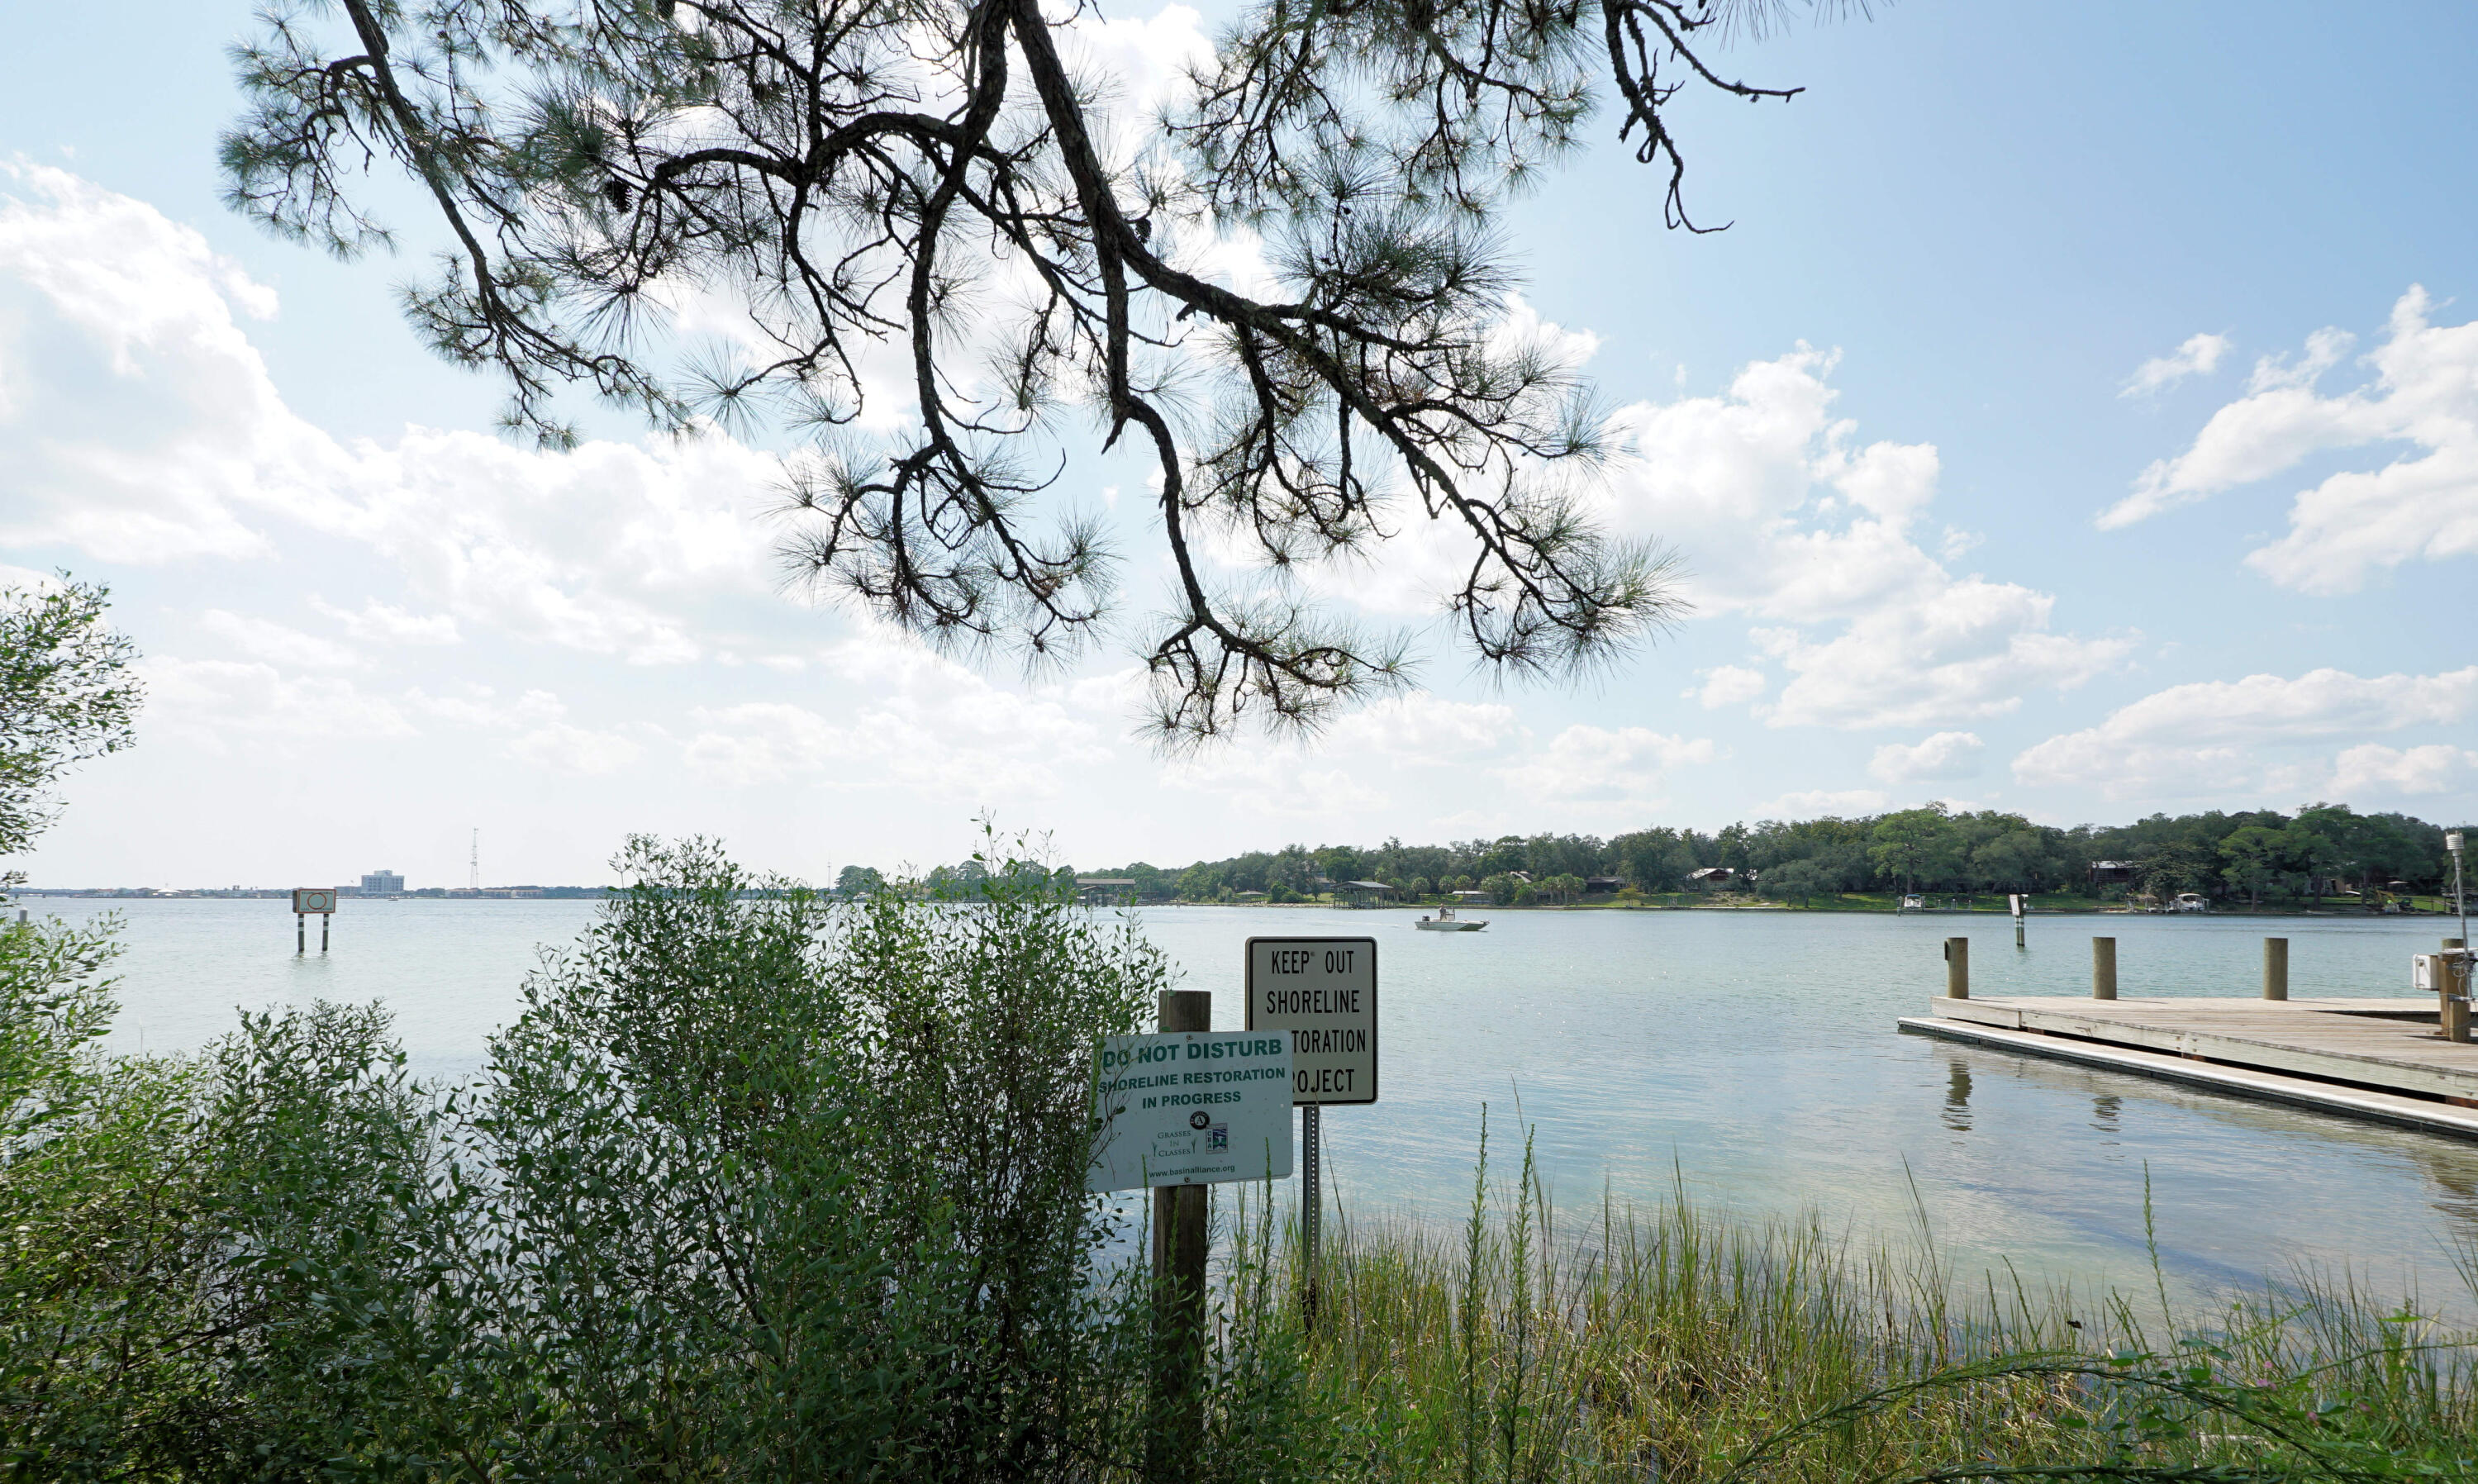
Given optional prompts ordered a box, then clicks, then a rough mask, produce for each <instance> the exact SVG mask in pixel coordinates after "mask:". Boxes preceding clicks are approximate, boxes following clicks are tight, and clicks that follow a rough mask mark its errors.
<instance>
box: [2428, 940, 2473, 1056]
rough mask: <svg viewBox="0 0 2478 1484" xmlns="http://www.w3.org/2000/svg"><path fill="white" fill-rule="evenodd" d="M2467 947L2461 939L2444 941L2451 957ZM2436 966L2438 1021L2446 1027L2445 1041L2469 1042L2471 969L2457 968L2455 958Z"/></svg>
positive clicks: (2466, 967)
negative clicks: (2451, 954)
mask: <svg viewBox="0 0 2478 1484" xmlns="http://www.w3.org/2000/svg"><path fill="white" fill-rule="evenodd" d="M2465 946H2466V945H2465V944H2464V943H2462V941H2461V940H2460V939H2458V938H2447V939H2445V940H2443V951H2444V952H2445V953H2447V954H2450V953H2454V952H2457V951H2459V950H2460V949H2461V948H2463V947H2465ZM2435 967H2436V975H2435V1006H2436V1012H2437V1014H2436V1019H2437V1020H2439V1021H2440V1022H2441V1024H2442V1029H2443V1039H2444V1040H2446V1041H2459V1042H2466V1041H2468V1039H2469V966H2468V965H2466V964H2459V965H2456V964H2454V963H2453V961H2452V960H2451V959H2449V958H2444V959H2440V960H2438V961H2437V963H2436V966H2435Z"/></svg>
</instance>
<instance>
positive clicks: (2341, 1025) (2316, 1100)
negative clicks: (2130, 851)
mask: <svg viewBox="0 0 2478 1484" xmlns="http://www.w3.org/2000/svg"><path fill="white" fill-rule="evenodd" d="M1928 1003H1929V1010H1930V1013H1929V1014H1927V1015H1925V1016H1921V1017H1916V1018H1906V1019H1903V1020H1902V1021H1901V1028H1902V1029H1903V1030H1905V1031H1909V1032H1912V1033H1914V1034H1918V1035H1926V1036H1941V1037H1944V1038H1946V1039H1948V1040H1953V1041H1964V1042H1970V1043H1973V1044H1979V1045H1986V1046H1998V1047H2002V1048H2004V1049H2006V1050H2009V1051H2018V1052H2023V1053H2027V1054H2029V1055H2033V1056H2046V1057H2054V1058H2057V1059H2059V1060H2062V1061H2068V1062H2080V1063H2083V1064H2085V1065H2086V1066H2093V1067H2104V1068H2108V1069H2112V1070H2116V1071H2125V1072H2132V1073H2136V1074H2138V1075H2141V1076H2149V1077H2162V1078H2165V1079H2168V1080H2170V1081H2175V1082H2183V1083H2187V1084H2189V1085H2192V1086H2196V1087H2204V1088H2210V1089H2213V1090H2214V1091H2217V1092H2222V1093H2228V1094H2235V1095H2238V1096H2242V1097H2257V1098H2265V1099H2268V1100H2271V1101H2274V1102H2283V1103H2288V1104H2291V1105H2294V1106H2297V1107H2304V1108H2314V1109H2319V1110H2321V1111H2323V1112H2326V1113H2337V1114H2341V1115H2344V1116H2347V1117H2350V1118H2360V1119H2376V1120H2378V1121H2381V1122H2386V1123H2392V1124H2397V1125H2401V1126H2404V1127H2409V1128H2417V1129H2424V1130H2426V1131H2428V1132H2432V1133H2441V1134H2452V1135H2457V1136H2459V1137H2461V1138H2465V1139H2478V1044H2456V1043H2453V1042H2448V1041H2445V1040H2444V1039H2443V1038H2442V1036H2441V1034H2440V1031H2439V1029H2438V1021H2437V1011H2436V1001H2435V1000H2434V999H2433V998H2432V997H2425V998H2419V999H2292V1000H2283V1001H2271V1000H2263V999H2202V998H2192V999H2185V998H2180V999H2134V998H2127V999H2111V1000H2101V999H2082V998H2069V997H2067V996H2064V995H2039V996H2035V997H2015V998H2006V999H1952V998H1936V999H1933V1000H1930V1001H1929V1002H1928Z"/></svg>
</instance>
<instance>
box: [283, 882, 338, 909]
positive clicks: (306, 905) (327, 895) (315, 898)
mask: <svg viewBox="0 0 2478 1484" xmlns="http://www.w3.org/2000/svg"><path fill="white" fill-rule="evenodd" d="M292 910H293V911H295V912H333V911H335V910H336V889H335V888H334V887H294V888H293V889H292Z"/></svg>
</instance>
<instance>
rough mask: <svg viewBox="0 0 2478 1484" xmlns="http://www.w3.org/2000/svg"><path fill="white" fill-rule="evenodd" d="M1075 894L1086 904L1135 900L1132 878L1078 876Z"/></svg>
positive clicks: (1134, 883) (1134, 886) (1134, 884)
mask: <svg viewBox="0 0 2478 1484" xmlns="http://www.w3.org/2000/svg"><path fill="white" fill-rule="evenodd" d="M1075 894H1076V895H1077V896H1079V897H1082V898H1083V899H1084V900H1086V901H1088V902H1131V901H1134V900H1135V899H1136V880H1135V878H1134V877H1133V876H1078V877H1076V878H1075Z"/></svg>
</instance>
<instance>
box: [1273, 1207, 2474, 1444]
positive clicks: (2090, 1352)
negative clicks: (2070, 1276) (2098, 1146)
mask: <svg viewBox="0 0 2478 1484" xmlns="http://www.w3.org/2000/svg"><path fill="white" fill-rule="evenodd" d="M1488 1185H1489V1182H1488V1180H1487V1178H1486V1176H1485V1174H1483V1176H1482V1178H1481V1180H1480V1181H1479V1186H1478V1189H1476V1191H1475V1196H1474V1202H1473V1206H1472V1211H1471V1215H1470V1219H1469V1220H1468V1222H1467V1223H1466V1225H1465V1226H1464V1229H1463V1230H1462V1231H1461V1232H1460V1233H1459V1234H1458V1235H1457V1234H1451V1233H1448V1234H1439V1233H1437V1232H1434V1231H1429V1230H1422V1229H1419V1228H1416V1227H1412V1226H1408V1225H1400V1224H1381V1223H1380V1224H1376V1225H1368V1224H1357V1225H1354V1224H1352V1223H1347V1222H1346V1223H1341V1224H1340V1229H1339V1231H1329V1232H1328V1243H1329V1246H1328V1251H1327V1253H1326V1254H1325V1257H1324V1261H1323V1262H1322V1264H1321V1270H1320V1274H1319V1276H1320V1280H1321V1281H1320V1295H1321V1299H1322V1306H1323V1307H1322V1317H1321V1320H1320V1322H1319V1325H1318V1327H1317V1331H1316V1334H1315V1336H1314V1337H1313V1338H1312V1339H1309V1338H1304V1337H1302V1336H1300V1335H1299V1333H1298V1329H1299V1325H1300V1319H1299V1297H1300V1295H1299V1292H1298V1290H1299V1282H1300V1279H1301V1277H1302V1272H1301V1270H1300V1268H1299V1265H1298V1262H1297V1256H1298V1254H1297V1252H1296V1250H1295V1249H1292V1250H1286V1249H1284V1248H1283V1247H1282V1245H1281V1244H1280V1243H1279V1242H1278V1241H1277V1240H1275V1237H1274V1235H1273V1233H1271V1232H1270V1231H1269V1230H1268V1228H1267V1224H1266V1222H1265V1220H1264V1219H1263V1211H1262V1203H1261V1199H1259V1200H1258V1201H1257V1202H1256V1203H1255V1207H1254V1209H1248V1203H1247V1202H1245V1201H1243V1202H1242V1203H1241V1204H1242V1210H1241V1212H1240V1215H1239V1219H1238V1220H1236V1221H1235V1222H1234V1223H1233V1228H1234V1233H1233V1234H1234V1242H1233V1244H1232V1248H1231V1251H1232V1257H1233V1261H1232V1264H1231V1296H1230V1308H1229V1311H1228V1324H1227V1327H1226V1341H1228V1342H1229V1343H1231V1344H1233V1345H1234V1346H1235V1347H1236V1348H1238V1349H1240V1350H1244V1351H1246V1352H1248V1353H1251V1354H1262V1353H1266V1352H1269V1351H1283V1350H1285V1349H1286V1348H1289V1347H1291V1346H1296V1354H1297V1356H1298V1364H1299V1368H1300V1371H1301V1381H1300V1388H1301V1395H1302V1401H1303V1406H1304V1408H1305V1410H1307V1411H1309V1412H1312V1413H1313V1414H1314V1415H1315V1417H1316V1419H1317V1422H1318V1426H1319V1428H1320V1430H1321V1433H1322V1436H1323V1438H1324V1440H1325V1446H1326V1447H1327V1448H1328V1450H1329V1451H1328V1456H1327V1458H1326V1460H1325V1462H1326V1465H1327V1471H1328V1473H1329V1474H1330V1475H1335V1476H1339V1475H1349V1476H1354V1477H1360V1478H1367V1479H1372V1480H1388V1481H1391V1480H1403V1481H1412V1480H1418V1481H1429V1480H1437V1481H1457V1484H1469V1481H1476V1480H1481V1479H1487V1480H1505V1481H1516V1480H1539V1481H1550V1480H1618V1479H1626V1480H1633V1481H1645V1480H1664V1479H1665V1480H1697V1481H1731V1484H1736V1481H1742V1480H1756V1479H1762V1480H1788V1479H1797V1480H1809V1479H1812V1480H1851V1479H1870V1480H1897V1479H1916V1480H1928V1479H1939V1480H1940V1479H1962V1478H1968V1479H2003V1478H2040V1479H2090V1480H2103V1479H2108V1480H2125V1479H2152V1480H2171V1479H2176V1480H2204V1479H2219V1480H2233V1479H2245V1478H2294V1479H2336V1480H2338V1479H2362V1480H2372V1479H2379V1478H2380V1479H2390V1478H2462V1477H2469V1476H2472V1470H2473V1467H2478V1466H2473V1459H2478V1443H2473V1439H2478V1348H2473V1346H2472V1344H2471V1338H2472V1337H2470V1336H2468V1335H2464V1334H2456V1333H2450V1332H2446V1331H2445V1330H2443V1329H2442V1328H2441V1327H2440V1326H2439V1325H2438V1324H2437V1323H2435V1322H2433V1321H2428V1320H2425V1319H2421V1318H2418V1317H2416V1315H2415V1311H2414V1310H2413V1309H2412V1308H2410V1307H2405V1306H2402V1305H2401V1304H2399V1303H2397V1302H2384V1301H2379V1300H2378V1299H2377V1298H2376V1297H2375V1296H2373V1295H2367V1294H2364V1293H2362V1292H2359V1291H2356V1290H2353V1289H2350V1288H2347V1287H2345V1286H2341V1287H2331V1286H2319V1287H2318V1286H2308V1287H2304V1288H2297V1289H2289V1290H2285V1291H2280V1292H2276V1293H2275V1292H2269V1291H2267V1292H2265V1293H2264V1294H2263V1295H2258V1296H2256V1297H2253V1298H2250V1299H2247V1300H2244V1301H2239V1302H2232V1303H2230V1304H2229V1305H2228V1306H2227V1307H2226V1308H2224V1309H2221V1310H2219V1311H2217V1312H2190V1311H2189V1312H2184V1313H2173V1314H2172V1313H2170V1312H2169V1309H2168V1303H2167V1300H2166V1298H2165V1295H2164V1292H2162V1293H2158V1294H2141V1295H2089V1294H2083V1295H2077V1294H2072V1293H2067V1292H2058V1291H2051V1290H2040V1289H2033V1288H2030V1287H2027V1286H2025V1285H2024V1284H2022V1283H2021V1282H2019V1281H2018V1280H2017V1279H2015V1278H2014V1277H2013V1276H2011V1275H2010V1274H1999V1275H1995V1276H1992V1277H1991V1276H1989V1275H1985V1274H1981V1275H1976V1276H1973V1277H1968V1278H1963V1277H1960V1276H1959V1275H1957V1274H1955V1273H1953V1272H1950V1271H1948V1270H1946V1268H1945V1267H1944V1265H1943V1264H1942V1263H1941V1262H1940V1261H1939V1259H1938V1257H1937V1255H1936V1253H1935V1251H1934V1248H1933V1246H1932V1245H1928V1244H1927V1243H1926V1242H1925V1241H1924V1240H1922V1242H1921V1243H1920V1244H1919V1245H1916V1246H1914V1247H1912V1248H1911V1249H1909V1250H1907V1251H1903V1250H1889V1249H1881V1248H1880V1249H1862V1248H1859V1247H1855V1246H1853V1245H1849V1244H1848V1243H1846V1242H1844V1241H1842V1240H1839V1239H1836V1238H1834V1237H1833V1236H1831V1235H1829V1234H1828V1233H1827V1231H1826V1230H1825V1229H1824V1228H1823V1227H1822V1226H1821V1225H1820V1224H1817V1223H1815V1222H1812V1221H1809V1222H1806V1223H1772V1224H1743V1223H1736V1222H1732V1221H1730V1220H1724V1219H1720V1218H1717V1217H1715V1216H1713V1215H1711V1214H1710V1213H1708V1212H1705V1211H1700V1210H1698V1209H1696V1208H1695V1207H1694V1206H1693V1205H1691V1204H1689V1203H1686V1202H1684V1201H1682V1200H1681V1201H1673V1202H1671V1203H1668V1204H1665V1205H1662V1206H1660V1207H1658V1208H1657V1209H1654V1210H1649V1211H1644V1210H1634V1209H1615V1208H1611V1209H1604V1210H1594V1211H1591V1212H1588V1213H1584V1214H1583V1217H1584V1219H1583V1220H1580V1223H1579V1224H1574V1225H1571V1226H1570V1224H1569V1220H1571V1219H1560V1218H1559V1217H1558V1216H1557V1215H1556V1214H1555V1213H1554V1212H1553V1211H1552V1210H1551V1209H1550V1207H1549V1205H1548V1203H1547V1202H1546V1200H1545V1198H1544V1197H1543V1196H1542V1195H1541V1192H1540V1189H1539V1187H1538V1185H1537V1184H1536V1182H1534V1181H1533V1180H1531V1178H1530V1170H1529V1169H1528V1168H1527V1169H1526V1170H1524V1172H1523V1174H1522V1176H1521V1177H1519V1178H1517V1179H1515V1180H1512V1181H1508V1182H1507V1183H1506V1188H1505V1190H1503V1191H1501V1192H1499V1193H1497V1194H1498V1195H1500V1196H1501V1197H1502V1198H1501V1199H1499V1200H1497V1201H1495V1202H1492V1201H1491V1200H1490V1199H1489V1198H1488V1194H1489V1193H1488ZM2467 1271H2468V1270H2467V1269H2466V1268H2465V1273H2466V1272H2467Z"/></svg>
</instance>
